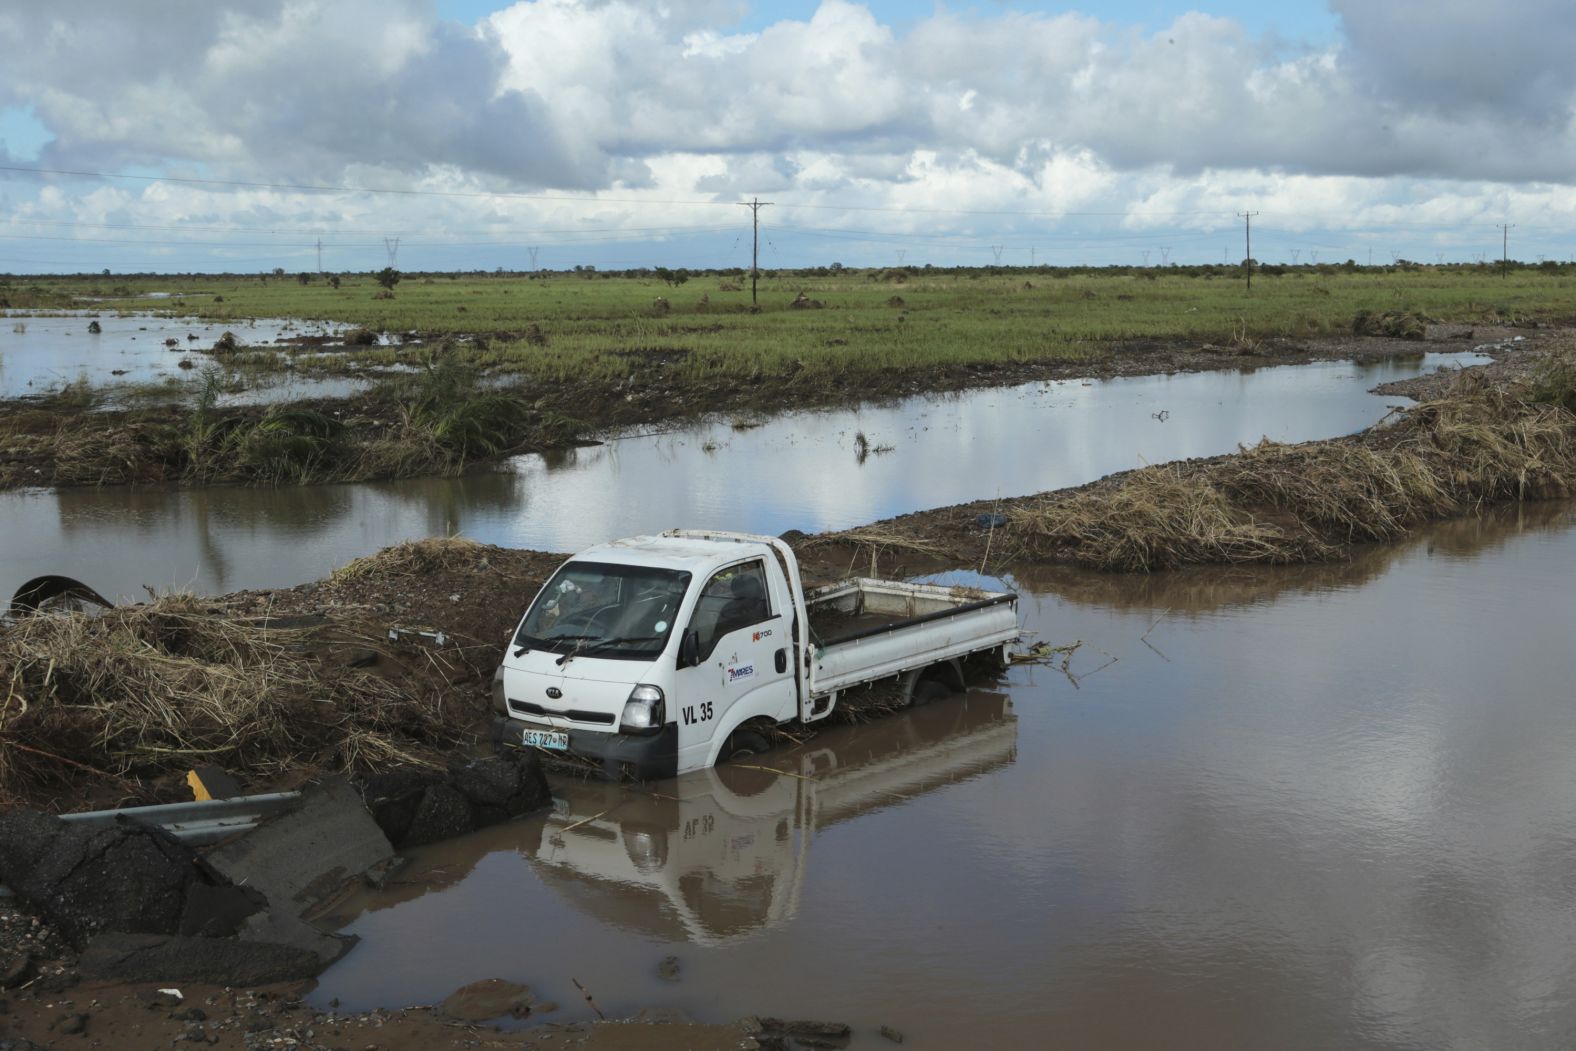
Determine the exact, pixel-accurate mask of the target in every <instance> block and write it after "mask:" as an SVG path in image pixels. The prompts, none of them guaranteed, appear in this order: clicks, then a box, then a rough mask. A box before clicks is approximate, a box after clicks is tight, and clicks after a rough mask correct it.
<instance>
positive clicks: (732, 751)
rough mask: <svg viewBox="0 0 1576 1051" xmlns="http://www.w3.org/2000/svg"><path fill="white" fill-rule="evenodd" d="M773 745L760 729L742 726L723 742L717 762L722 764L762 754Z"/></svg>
mask: <svg viewBox="0 0 1576 1051" xmlns="http://www.w3.org/2000/svg"><path fill="white" fill-rule="evenodd" d="M771 746H772V743H771V742H770V741H768V740H767V739H766V735H765V734H763V733H761V732H760V731H759V730H751V729H748V728H745V727H740V728H739V729H737V730H735V731H733V733H731V734H729V735H728V739H727V740H726V741H724V742H723V743H722V751H720V752H718V753H717V764H718V765H719V766H720V765H722V764H723V763H732V762H736V761H737V760H740V759H748V758H750V757H751V756H757V755H760V754H761V753H762V752H765V751H766V750H767V749H769V748H771Z"/></svg>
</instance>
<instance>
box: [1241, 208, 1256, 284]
mask: <svg viewBox="0 0 1576 1051" xmlns="http://www.w3.org/2000/svg"><path fill="white" fill-rule="evenodd" d="M1258 214H1259V213H1258V212H1238V213H1237V218H1239V219H1241V220H1242V222H1243V224H1244V225H1243V227H1242V232H1243V236H1245V237H1246V238H1247V248H1248V254H1247V255H1246V256H1244V257H1243V259H1242V265H1243V266H1245V267H1247V268H1248V291H1249V292H1251V291H1253V217H1254V216H1255V215H1258Z"/></svg>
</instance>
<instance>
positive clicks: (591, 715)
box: [509, 697, 613, 725]
mask: <svg viewBox="0 0 1576 1051" xmlns="http://www.w3.org/2000/svg"><path fill="white" fill-rule="evenodd" d="M509 710H510V711H512V712H515V713H517V714H519V715H546V716H552V717H553V718H555V719H568V720H569V721H570V722H572V723H602V724H603V725H612V722H613V717H612V716H611V715H608V714H607V713H606V712H586V711H581V710H580V709H578V708H547V707H544V706H543V705H540V704H536V703H535V702H533V701H517V700H515V699H514V698H513V697H511V698H509Z"/></svg>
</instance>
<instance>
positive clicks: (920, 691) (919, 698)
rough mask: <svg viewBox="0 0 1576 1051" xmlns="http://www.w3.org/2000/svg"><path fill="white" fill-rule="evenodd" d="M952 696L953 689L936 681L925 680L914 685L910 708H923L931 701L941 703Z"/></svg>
mask: <svg viewBox="0 0 1576 1051" xmlns="http://www.w3.org/2000/svg"><path fill="white" fill-rule="evenodd" d="M951 696H952V687H950V686H948V685H947V684H946V683H944V682H939V681H937V680H936V679H924V680H922V681H920V682H916V683H915V684H914V696H913V699H912V700H911V701H909V707H911V708H922V707H924V706H925V705H927V704H929V703H930V702H931V701H939V700H942V699H943V698H946V697H951Z"/></svg>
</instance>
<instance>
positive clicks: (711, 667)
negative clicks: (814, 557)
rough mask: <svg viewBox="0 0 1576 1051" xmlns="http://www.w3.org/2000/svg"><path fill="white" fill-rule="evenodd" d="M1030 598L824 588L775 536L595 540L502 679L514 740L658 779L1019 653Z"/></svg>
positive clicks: (702, 534) (503, 711)
mask: <svg viewBox="0 0 1576 1051" xmlns="http://www.w3.org/2000/svg"><path fill="white" fill-rule="evenodd" d="M1017 602H1018V596H1017V595H1016V594H1015V593H1012V592H982V591H978V590H975V589H966V588H948V587H943V586H939V585H933V584H909V583H904V582H901V581H890V580H876V579H869V578H864V579H857V580H846V581H843V582H841V583H837V584H833V585H830V586H828V587H824V588H819V589H816V590H814V591H811V592H809V593H806V592H805V590H804V586H803V582H802V581H801V579H800V576H799V562H798V559H797V558H796V557H795V555H794V552H793V549H792V548H791V547H789V545H788V544H787V543H786V542H784V541H782V540H779V539H777V538H776V537H767V536H752V535H749V534H744V533H723V532H712V531H700V530H671V531H669V532H666V533H663V534H661V535H660V536H643V537H632V538H630V539H627V540H616V541H614V542H612V543H609V544H602V545H599V546H596V547H592V548H588V549H587V550H585V551H582V552H581V553H580V554H578V555H575V556H574V557H573V558H571V559H570V560H569V561H568V562H565V563H564V564H563V565H562V566H560V567H559V569H558V571H557V572H556V573H554V574H553V576H552V578H551V579H550V580H549V581H548V582H547V584H546V585H545V586H544V587H543V588H542V590H541V591H540V592H539V593H538V594H537V596H536V598H535V600H534V601H533V602H532V603H531V606H530V608H529V609H528V610H527V611H526V613H525V616H524V617H523V618H522V619H521V621H520V624H519V627H518V629H517V630H516V631H515V633H514V636H513V638H512V639H511V640H510V643H509V646H508V648H507V649H506V650H505V652H504V659H503V663H502V664H501V665H500V667H499V669H498V674H497V676H496V678H495V681H494V686H495V689H494V695H495V703H496V704H497V706H498V708H499V717H498V719H497V721H496V723H495V737H496V740H497V741H498V743H499V744H501V745H505V746H513V747H524V748H540V749H544V750H546V751H548V752H552V753H558V754H562V755H565V756H573V757H575V758H577V759H579V760H582V761H586V762H587V763H588V765H590V766H593V767H595V768H596V769H597V770H598V771H599V772H601V773H603V774H605V775H607V776H609V777H613V778H618V779H636V780H655V779H659V778H665V777H672V776H674V775H676V774H681V773H685V772H687V771H690V770H699V769H704V768H706V767H710V766H715V765H716V764H718V763H720V762H727V761H729V760H732V759H738V758H741V757H743V756H748V755H754V754H757V753H759V752H761V751H764V750H765V749H766V748H767V747H769V738H768V736H767V735H766V733H765V732H764V731H766V730H767V729H769V728H770V727H773V726H778V725H783V724H788V723H796V722H797V723H814V722H817V721H819V720H821V719H825V718H826V717H827V716H829V715H831V714H832V712H833V711H834V710H836V708H837V706H838V703H839V699H840V698H842V697H844V696H845V695H847V694H848V692H849V691H852V690H857V689H859V688H861V687H866V686H869V685H871V684H876V683H881V682H883V681H890V682H891V683H892V685H893V688H894V689H895V690H896V691H898V692H897V696H896V698H895V703H896V704H897V705H901V704H904V703H909V702H911V701H923V700H926V699H929V698H930V697H932V696H934V695H935V694H937V693H946V692H951V691H953V690H961V689H962V688H963V686H964V682H965V671H964V662H965V661H968V660H970V659H975V660H984V661H987V662H989V663H991V664H993V665H995V666H997V667H1000V666H1001V665H1003V664H1005V662H1006V657H1007V647H1008V646H1009V645H1010V644H1011V643H1012V642H1014V641H1016V640H1017V638H1018V635H1019V628H1018V610H1017Z"/></svg>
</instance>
